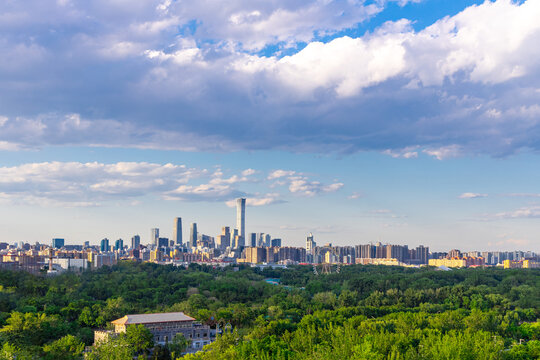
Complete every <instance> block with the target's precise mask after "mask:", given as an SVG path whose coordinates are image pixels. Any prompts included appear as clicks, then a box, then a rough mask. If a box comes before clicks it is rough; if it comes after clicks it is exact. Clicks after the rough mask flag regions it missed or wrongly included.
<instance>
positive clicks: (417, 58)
mask: <svg viewBox="0 0 540 360" xmlns="http://www.w3.org/2000/svg"><path fill="white" fill-rule="evenodd" d="M43 14H47V16H44V15H43ZM539 18H540V2H539V1H533V0H528V1H510V0H498V1H486V2H483V1H465V0H455V1H443V0H397V1H392V0H380V1H360V0H359V1H345V0H330V1H316V0H303V1H291V0H276V1H262V0H260V1H259V0H249V1H248V0H230V1H227V2H223V1H211V0H208V1H201V0H197V1H194V0H184V1H173V0H160V1H150V0H143V1H137V2H130V1H124V0H108V1H102V0H97V1H93V2H86V1H76V0H29V1H25V2H12V1H7V2H2V3H0V53H1V54H2V56H1V57H0V219H1V220H0V241H7V242H16V241H25V242H35V241H39V242H47V243H48V242H50V241H51V239H52V238H54V237H60V238H65V239H66V243H67V244H74V243H81V244H82V243H83V242H84V241H90V242H91V243H92V244H97V243H98V242H99V241H100V240H101V239H102V238H104V237H107V238H109V239H111V240H115V239H117V238H122V239H124V241H128V240H129V239H130V238H131V236H133V235H135V234H139V235H141V242H142V243H148V242H149V234H150V229H151V228H159V229H160V235H161V236H166V237H169V238H172V236H173V225H174V218H175V217H181V218H182V222H183V224H184V226H183V231H184V233H183V235H184V236H183V238H184V239H187V238H188V233H187V231H189V224H190V223H192V222H196V223H197V224H198V231H199V232H200V233H204V234H208V235H211V236H216V235H218V234H219V233H220V229H221V227H222V226H230V227H231V228H234V227H235V223H236V218H235V214H236V211H235V199H236V198H238V197H246V198H247V208H246V233H251V232H265V233H270V234H271V235H272V236H273V237H276V238H282V239H283V244H284V245H293V246H303V245H304V244H305V238H306V236H307V235H308V233H309V232H313V234H314V236H315V241H317V243H318V244H321V243H325V242H332V243H334V244H337V245H348V244H350V245H354V244H360V243H369V242H377V241H381V242H383V243H387V242H388V243H395V244H409V245H410V246H416V245H419V244H424V245H427V246H430V248H431V249H433V250H447V249H450V248H460V249H462V250H513V249H521V250H533V251H540V221H539V219H540V166H539V163H540V161H539V160H540V157H539V150H540V48H539V47H538V46H537V44H538V43H540V23H539V22H538V19H539Z"/></svg>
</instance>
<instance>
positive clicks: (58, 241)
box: [52, 238, 64, 249]
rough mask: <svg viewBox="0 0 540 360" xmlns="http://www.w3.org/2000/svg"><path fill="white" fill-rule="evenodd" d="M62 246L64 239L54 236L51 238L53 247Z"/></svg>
mask: <svg viewBox="0 0 540 360" xmlns="http://www.w3.org/2000/svg"><path fill="white" fill-rule="evenodd" d="M63 246H64V239H59V238H55V239H52V247H53V248H55V249H60V248H61V247H63Z"/></svg>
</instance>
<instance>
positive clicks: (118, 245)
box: [114, 239, 124, 251]
mask: <svg viewBox="0 0 540 360" xmlns="http://www.w3.org/2000/svg"><path fill="white" fill-rule="evenodd" d="M123 249H124V240H122V239H118V240H116V241H115V242H114V250H116V251H119V250H123Z"/></svg>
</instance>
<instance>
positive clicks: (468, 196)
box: [459, 192, 488, 199]
mask: <svg viewBox="0 0 540 360" xmlns="http://www.w3.org/2000/svg"><path fill="white" fill-rule="evenodd" d="M487 196H488V195H487V194H479V193H472V192H466V193H463V194H461V195H459V198H460V199H478V198H484V197H487Z"/></svg>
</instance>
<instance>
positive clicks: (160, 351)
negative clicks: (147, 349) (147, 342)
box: [151, 345, 171, 360]
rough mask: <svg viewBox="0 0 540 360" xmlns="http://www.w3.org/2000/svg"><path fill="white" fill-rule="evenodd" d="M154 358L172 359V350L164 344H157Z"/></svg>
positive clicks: (153, 359) (161, 359)
mask: <svg viewBox="0 0 540 360" xmlns="http://www.w3.org/2000/svg"><path fill="white" fill-rule="evenodd" d="M151 359H152V360H171V352H170V351H169V348H168V347H167V346H164V345H156V346H154V349H153V350H152V357H151Z"/></svg>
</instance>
